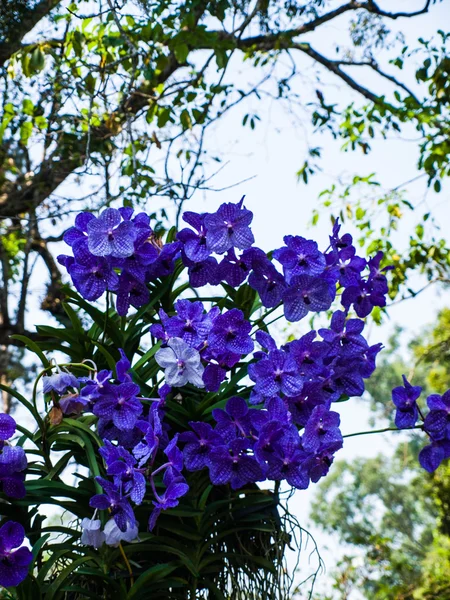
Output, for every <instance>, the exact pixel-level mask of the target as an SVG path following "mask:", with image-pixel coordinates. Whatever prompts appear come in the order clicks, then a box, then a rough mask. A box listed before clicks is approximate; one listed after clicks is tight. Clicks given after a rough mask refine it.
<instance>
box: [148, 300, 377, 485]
mask: <svg viewBox="0 0 450 600" xmlns="http://www.w3.org/2000/svg"><path fill="white" fill-rule="evenodd" d="M175 310H176V312H175V314H174V315H173V316H169V315H167V313H166V312H165V311H163V310H161V311H160V313H159V315H160V320H161V323H157V324H154V325H152V326H151V332H152V334H153V335H154V336H155V337H156V338H157V339H159V340H161V341H162V342H163V347H162V348H161V349H160V350H158V352H156V354H155V359H156V361H157V362H158V364H159V365H160V366H161V367H162V368H164V369H165V379H166V383H167V384H169V385H171V386H173V387H182V386H183V385H186V384H187V383H191V384H192V385H194V386H195V387H197V388H203V387H206V390H207V391H218V389H219V388H220V385H221V383H222V381H223V380H224V379H225V377H226V375H227V372H228V371H229V370H230V369H231V368H233V367H234V366H235V365H236V364H237V363H238V362H239V361H240V360H242V359H244V358H246V357H250V355H251V353H252V352H253V350H254V341H253V339H252V337H251V335H250V332H251V329H252V326H251V323H250V322H249V321H247V320H245V319H244V315H243V313H242V312H241V311H239V310H238V309H231V310H229V311H226V312H224V313H222V314H221V313H220V311H219V310H218V309H217V308H213V309H211V310H209V311H206V310H205V308H204V306H203V304H202V302H200V301H196V302H190V301H189V300H179V301H178V302H176V303H175ZM363 328H364V321H362V320H361V319H348V318H347V314H346V313H345V312H343V311H336V312H335V313H334V314H333V317H332V319H331V324H330V328H329V329H320V330H319V334H320V337H321V339H318V338H317V333H316V332H315V331H311V332H309V333H308V334H306V335H304V336H303V337H301V338H300V339H298V340H294V341H292V342H290V343H288V344H286V345H284V346H283V347H282V348H280V349H279V348H277V346H276V343H275V341H274V340H273V338H272V337H271V336H270V335H269V334H268V333H266V332H264V331H261V330H259V331H257V332H256V341H257V342H258V343H259V345H260V346H261V347H262V348H264V349H265V351H262V350H258V351H256V352H254V353H253V360H252V362H250V364H248V374H249V376H250V379H251V380H252V381H253V382H254V385H253V387H252V388H251V389H250V392H249V403H250V404H251V405H260V407H259V408H258V409H254V408H249V406H248V403H247V401H246V400H245V399H243V398H241V397H234V398H232V399H230V400H229V401H228V403H227V405H226V408H225V410H222V409H215V410H214V411H213V413H212V414H213V418H214V419H215V420H216V422H217V425H216V427H215V428H214V429H213V428H212V426H211V425H210V424H209V423H202V422H193V423H191V426H192V428H193V431H192V432H183V433H182V434H181V436H180V440H181V441H184V442H186V445H185V447H184V450H183V452H184V455H185V465H186V468H187V469H188V470H198V469H202V468H204V467H207V468H208V469H209V473H210V478H211V482H212V483H213V484H215V485H221V484H224V483H230V484H231V486H232V487H234V488H239V487H242V486H243V485H245V484H247V483H249V482H256V481H262V480H264V479H273V480H280V479H287V481H288V482H289V483H290V484H291V485H295V486H296V487H300V488H305V487H307V486H308V485H309V482H310V481H317V480H318V479H319V478H320V477H322V476H323V475H325V474H326V473H327V471H328V468H329V466H330V464H331V462H332V460H333V455H334V453H335V452H336V450H338V449H339V448H340V447H341V446H342V435H341V433H340V431H339V415H338V413H336V412H333V411H331V410H330V408H331V404H332V402H335V401H338V400H339V399H341V398H342V397H346V396H348V397H350V396H360V395H361V394H362V393H363V392H364V379H366V378H368V377H370V375H371V374H372V373H373V371H374V369H375V359H376V356H377V354H378V352H379V351H380V349H381V344H376V345H374V346H369V344H368V343H367V341H366V340H365V339H364V337H363V336H362V330H363ZM316 338H317V339H316ZM261 405H262V406H261ZM299 430H303V431H302V433H301V434H299ZM291 460H292V461H294V463H295V469H294V467H292V468H293V469H294V471H295V472H294V471H293V473H291V474H289V475H286V477H283V476H282V473H284V471H283V469H282V464H281V462H280V461H291ZM294 482H295V483H294Z"/></svg>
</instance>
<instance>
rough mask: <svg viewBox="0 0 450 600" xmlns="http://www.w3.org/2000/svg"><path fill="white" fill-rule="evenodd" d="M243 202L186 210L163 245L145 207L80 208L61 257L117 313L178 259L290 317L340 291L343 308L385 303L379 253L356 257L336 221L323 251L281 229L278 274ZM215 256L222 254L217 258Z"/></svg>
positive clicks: (360, 309)
mask: <svg viewBox="0 0 450 600" xmlns="http://www.w3.org/2000/svg"><path fill="white" fill-rule="evenodd" d="M243 201H244V198H242V199H241V201H240V202H238V203H237V204H234V203H231V202H229V203H224V204H222V205H221V206H220V207H219V208H218V210H217V211H216V212H215V213H202V214H198V213H194V212H191V211H187V212H185V213H184V215H183V220H184V221H185V222H186V223H187V224H188V225H190V227H186V228H184V229H182V230H181V231H179V232H178V234H177V241H176V242H172V243H169V244H165V245H161V243H160V241H159V240H157V239H156V238H155V236H154V233H153V231H152V229H151V227H150V224H149V223H150V219H149V217H148V216H147V215H145V214H144V213H139V214H138V215H136V216H135V217H133V211H132V209H130V208H120V209H114V208H107V209H105V210H104V211H103V212H102V213H101V214H100V216H99V217H95V216H94V215H93V214H91V213H88V212H84V213H81V214H79V215H78V216H77V218H76V220H75V226H74V227H72V228H70V229H69V230H68V231H67V232H66V234H65V236H64V240H65V242H66V243H67V244H68V245H69V246H71V248H72V251H73V256H66V255H61V256H59V257H58V260H59V262H60V263H61V264H62V265H64V266H65V267H66V269H67V271H68V273H69V275H70V276H71V278H72V281H73V283H74V285H75V287H76V289H77V290H78V291H79V292H80V294H81V295H82V296H83V297H84V298H85V299H86V300H89V301H93V300H96V299H98V298H100V297H101V296H102V295H103V294H104V293H105V291H111V292H115V293H116V294H117V312H118V313H119V314H120V315H126V314H127V312H128V310H129V308H130V306H134V307H135V308H138V307H140V306H143V305H144V304H146V303H147V302H148V301H149V291H148V288H147V285H146V284H147V283H149V282H150V281H152V280H154V279H157V278H161V277H164V276H166V275H169V274H170V273H172V272H173V269H174V264H175V261H176V259H177V258H181V260H182V263H183V265H184V266H185V267H187V270H188V274H189V282H190V285H191V286H192V287H202V286H204V285H207V284H210V285H218V284H219V283H221V282H224V283H227V284H228V285H231V286H233V287H238V286H240V285H241V284H243V283H244V282H246V281H248V284H249V285H250V286H251V287H252V288H253V289H255V290H256V291H257V292H258V294H259V296H260V298H261V302H262V304H263V306H265V307H266V308H272V307H275V306H277V305H278V304H280V303H282V304H283V307H284V314H285V317H286V318H287V319H288V320H289V321H299V320H300V319H302V318H304V317H305V316H306V315H307V314H308V313H309V312H320V311H324V310H328V309H329V308H330V306H331V304H332V302H333V301H334V299H335V297H336V292H337V290H338V291H339V293H341V302H342V305H343V306H344V308H345V310H346V311H349V310H350V308H351V307H353V308H354V310H355V311H356V314H357V315H358V316H359V317H362V318H364V317H366V316H367V315H368V314H370V312H371V311H372V309H373V307H374V306H385V304H386V300H385V296H386V294H387V292H388V286H387V280H386V276H385V271H386V269H385V268H384V269H383V268H380V263H381V260H382V257H383V254H382V253H381V252H379V253H378V254H377V255H376V256H374V257H373V258H371V259H370V260H369V261H366V260H365V259H364V258H361V257H359V256H357V255H356V250H355V248H354V246H353V245H352V244H353V242H352V237H351V236H350V235H349V234H345V235H343V236H342V237H341V236H340V235H339V233H340V224H339V221H338V220H337V221H336V222H335V224H334V227H333V233H332V235H331V236H330V245H329V248H328V249H327V250H326V251H325V252H321V251H320V250H319V249H318V246H317V243H316V242H314V241H313V240H307V239H305V238H303V237H300V236H292V235H288V236H286V237H285V238H284V242H285V245H284V246H283V247H282V248H279V249H277V250H274V251H273V253H272V254H273V258H274V259H275V260H276V261H277V262H278V263H279V264H280V265H281V267H282V273H281V272H280V271H278V269H277V268H276V266H275V265H274V263H273V261H272V260H271V259H270V258H268V256H267V255H266V253H265V252H263V250H261V249H260V248H257V247H255V246H254V245H253V244H254V241H255V239H254V236H253V233H252V231H251V228H250V225H251V222H252V220H253V213H252V212H251V211H249V210H248V209H246V208H245V207H244V206H243ZM214 255H216V256H221V257H222V258H221V259H220V262H219V260H218V259H217V258H216V256H214ZM367 271H368V273H366V272H367Z"/></svg>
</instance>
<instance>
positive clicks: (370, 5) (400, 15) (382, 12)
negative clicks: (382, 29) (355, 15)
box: [358, 0, 431, 19]
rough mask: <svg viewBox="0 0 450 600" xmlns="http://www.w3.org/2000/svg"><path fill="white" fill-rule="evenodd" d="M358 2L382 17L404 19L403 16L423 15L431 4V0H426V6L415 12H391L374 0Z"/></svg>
mask: <svg viewBox="0 0 450 600" xmlns="http://www.w3.org/2000/svg"><path fill="white" fill-rule="evenodd" d="M358 4H363V6H361V7H360V8H365V9H366V10H367V11H369V12H371V13H374V14H376V15H379V16H380V17H386V18H387V19H402V18H411V17H418V16H419V15H423V14H425V13H427V12H428V9H429V8H430V6H431V0H427V1H426V2H425V6H424V7H423V8H421V9H420V10H416V11H414V12H397V13H391V12H388V11H386V10H382V9H381V8H380V7H379V6H378V4H377V3H376V2H373V0H367V2H364V3H358Z"/></svg>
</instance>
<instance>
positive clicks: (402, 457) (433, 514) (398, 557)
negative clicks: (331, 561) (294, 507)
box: [311, 309, 450, 600]
mask: <svg viewBox="0 0 450 600" xmlns="http://www.w3.org/2000/svg"><path fill="white" fill-rule="evenodd" d="M397 334H398V332H397ZM418 339H420V342H418V341H414V342H413V343H412V345H411V348H410V349H411V353H412V357H411V358H412V361H411V362H412V363H414V360H415V367H414V369H413V371H414V383H415V384H416V385H417V384H423V385H424V387H425V388H428V389H425V391H424V395H425V393H426V392H427V391H429V392H430V393H431V390H433V391H435V392H437V393H443V392H444V391H446V390H447V389H448V387H449V386H450V353H449V343H450V310H448V309H446V310H444V311H442V312H441V313H440V314H439V317H438V319H437V322H436V323H435V324H434V325H433V327H432V328H430V329H429V330H428V331H426V332H424V334H423V336H418ZM384 356H385V358H384V362H382V364H381V365H380V366H379V368H378V369H377V372H376V374H375V375H374V378H373V380H371V382H370V385H369V386H368V388H369V387H370V394H371V396H372V402H373V408H374V410H376V413H377V415H378V418H379V417H380V416H382V417H383V418H386V417H387V416H388V415H389V416H391V415H392V411H391V410H390V390H391V389H392V387H391V383H393V382H395V381H399V377H401V373H407V374H408V371H409V367H408V366H407V365H408V363H405V361H404V360H403V359H402V356H401V354H400V353H399V351H398V347H397V346H396V345H395V344H394V345H393V346H391V348H390V352H389V353H386V352H385V353H384ZM411 362H410V363H409V364H411ZM410 374H411V373H410ZM394 385H395V383H394ZM391 418H392V417H391ZM421 446H423V438H422V436H420V435H417V438H413V439H412V440H411V441H410V442H402V443H400V444H399V445H398V446H397V448H396V450H395V452H394V454H393V456H392V457H390V458H389V457H386V456H385V455H379V456H376V457H375V458H370V459H366V458H362V459H358V460H356V461H353V462H348V461H343V462H340V463H338V464H337V465H336V468H335V469H334V471H333V473H332V474H331V475H330V477H329V478H328V479H327V481H325V482H324V483H323V484H321V486H320V491H319V494H318V495H317V497H316V499H315V501H314V504H313V508H312V514H311V516H312V519H313V521H314V522H315V523H317V524H318V525H320V527H321V528H323V529H324V530H325V531H327V532H329V533H337V534H338V535H339V538H340V539H341V540H342V541H343V542H344V543H345V544H346V550H345V555H344V556H343V558H342V560H341V561H340V563H339V564H338V568H337V570H336V572H335V573H334V574H333V583H332V587H333V590H334V591H333V593H332V594H331V595H321V594H317V595H316V598H318V599H319V598H320V599H322V600H325V599H329V598H330V599H331V598H332V599H339V600H344V599H347V598H353V597H355V596H354V593H355V592H357V591H359V592H361V591H363V593H364V598H367V600H381V599H383V600H390V599H392V600H394V599H398V598H402V599H405V600H431V599H435V600H438V599H439V600H447V599H448V598H450V586H449V583H448V576H447V573H448V568H449V566H450V527H449V524H450V523H449V516H448V515H449V512H448V508H449V502H450V465H449V464H448V461H447V463H445V464H443V465H442V466H441V467H440V468H439V469H438V470H437V471H436V472H435V473H433V474H431V475H430V474H427V473H426V472H425V471H424V470H423V469H422V468H421V467H420V465H419V463H418V461H417V454H418V451H419V449H420V447H421ZM325 507H327V510H325Z"/></svg>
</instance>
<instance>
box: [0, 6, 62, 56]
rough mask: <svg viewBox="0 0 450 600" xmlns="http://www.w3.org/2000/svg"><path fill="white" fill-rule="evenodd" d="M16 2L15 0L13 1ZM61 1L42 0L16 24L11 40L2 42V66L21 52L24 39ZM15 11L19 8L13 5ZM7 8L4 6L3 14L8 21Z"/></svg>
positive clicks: (0, 50)
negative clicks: (16, 53)
mask: <svg viewBox="0 0 450 600" xmlns="http://www.w3.org/2000/svg"><path fill="white" fill-rule="evenodd" d="M13 2H14V0H13ZM60 2H61V0H41V1H40V2H38V3H37V4H36V6H35V7H34V8H33V9H31V10H25V11H24V14H23V17H22V19H21V21H20V22H19V23H14V28H12V31H11V38H10V39H6V40H5V41H2V42H0V66H1V65H3V64H4V63H5V62H6V61H7V60H9V59H10V58H11V56H12V55H13V54H14V53H15V52H17V51H18V50H20V48H21V43H22V39H23V38H24V37H25V35H26V34H27V33H29V32H30V31H31V30H32V29H33V27H34V26H35V25H37V23H39V21H40V20H41V19H43V18H44V17H46V16H47V15H48V14H49V13H50V11H51V10H52V9H53V8H55V7H56V6H57V5H58V4H60ZM12 8H13V9H14V8H16V9H17V7H15V6H14V4H13V7H12ZM6 10H7V7H6V6H4V7H3V9H2V13H3V16H4V18H5V19H6V17H7V15H6Z"/></svg>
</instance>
